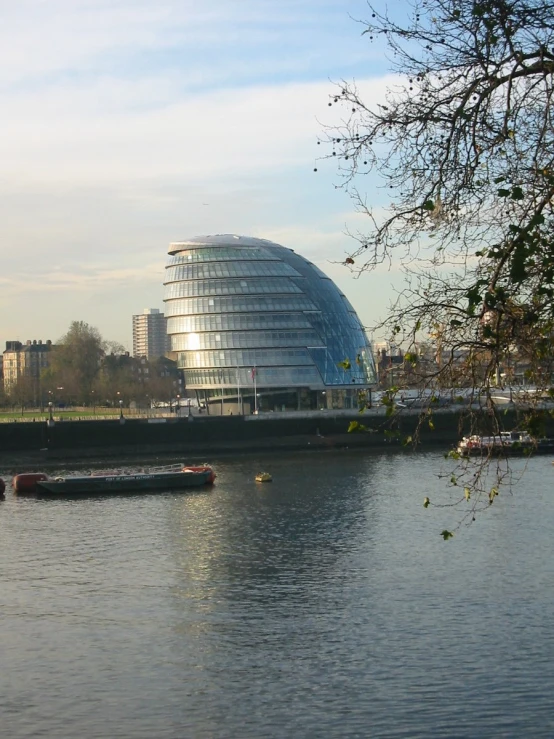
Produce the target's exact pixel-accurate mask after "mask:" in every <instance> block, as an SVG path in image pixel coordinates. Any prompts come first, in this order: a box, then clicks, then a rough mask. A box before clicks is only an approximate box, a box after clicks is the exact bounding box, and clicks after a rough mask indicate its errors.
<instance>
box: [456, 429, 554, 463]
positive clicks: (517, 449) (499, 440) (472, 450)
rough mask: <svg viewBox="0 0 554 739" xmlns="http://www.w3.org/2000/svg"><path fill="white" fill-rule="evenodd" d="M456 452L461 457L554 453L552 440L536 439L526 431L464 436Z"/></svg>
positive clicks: (553, 440) (553, 441)
mask: <svg viewBox="0 0 554 739" xmlns="http://www.w3.org/2000/svg"><path fill="white" fill-rule="evenodd" d="M456 451H457V452H458V453H459V454H461V455H462V456H465V457H467V456H473V455H482V456H485V455H491V454H505V455H511V456H516V455H524V454H536V453H546V452H552V451H554V439H544V438H543V439H538V438H535V437H533V436H531V435H530V434H529V433H527V432H526V431H501V432H500V433H498V434H495V435H493V436H478V435H477V434H473V435H471V436H464V437H463V439H462V440H461V442H460V443H459V444H458V447H457V449H456Z"/></svg>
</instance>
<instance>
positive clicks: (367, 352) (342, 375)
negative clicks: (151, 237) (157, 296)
mask: <svg viewBox="0 0 554 739" xmlns="http://www.w3.org/2000/svg"><path fill="white" fill-rule="evenodd" d="M169 254H170V258H169V260H168V264H167V266H166V274H165V281H164V284H165V296H164V302H165V315H166V316H167V331H168V334H169V335H170V337H171V348H172V350H173V351H174V352H176V355H177V361H178V364H179V367H181V368H182V370H183V371H184V375H185V384H186V387H187V389H188V390H195V391H197V392H198V395H199V396H200V398H203V399H205V400H206V401H207V403H208V406H210V405H213V406H214V407H215V406H217V408H219V404H221V409H220V411H219V412H224V407H226V406H225V404H227V405H228V407H229V411H228V412H231V409H232V407H233V403H235V406H236V407H238V409H239V412H240V411H242V410H244V405H243V403H244V402H246V403H247V404H248V407H249V409H250V410H252V409H253V408H254V407H255V408H256V410H283V409H285V408H291V409H292V408H294V407H295V405H296V407H297V408H305V407H318V408H319V407H352V406H353V405H355V402H356V396H357V395H358V393H359V392H360V391H363V390H364V389H365V388H367V387H368V386H370V385H372V384H373V383H374V382H375V366H374V362H373V354H372V351H371V347H370V345H369V343H368V340H367V338H366V336H365V333H364V330H363V327H362V325H361V323H360V321H359V319H358V317H357V315H356V313H355V311H354V309H353V308H352V306H351V305H350V303H349V302H348V300H347V299H346V297H345V296H344V295H343V294H342V292H341V291H340V290H339V289H338V288H337V286H336V285H335V284H334V283H333V282H332V281H331V280H330V279H329V278H328V277H327V276H326V275H325V274H324V273H323V272H322V271H321V270H320V269H319V268H318V267H316V266H315V265H313V264H312V263H311V262H308V261H307V260H306V259H304V258H303V257H301V256H300V255H298V254H296V253H295V252H293V251H292V250H291V249H287V248H285V247H283V246H280V245H279V244H275V243H273V242H271V241H266V240H264V239H255V238H250V237H244V236H240V237H239V236H233V235H221V236H204V237H197V238H193V239H189V240H187V241H182V242H176V243H173V244H171V246H170V249H169ZM345 360H347V361H345ZM245 412H248V410H246V411H245Z"/></svg>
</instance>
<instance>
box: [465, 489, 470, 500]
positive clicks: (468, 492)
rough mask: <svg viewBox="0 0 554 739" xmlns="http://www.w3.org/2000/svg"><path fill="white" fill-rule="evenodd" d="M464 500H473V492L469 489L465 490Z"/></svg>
mask: <svg viewBox="0 0 554 739" xmlns="http://www.w3.org/2000/svg"><path fill="white" fill-rule="evenodd" d="M464 498H465V499H466V500H469V499H470V498H471V490H470V489H469V488H464Z"/></svg>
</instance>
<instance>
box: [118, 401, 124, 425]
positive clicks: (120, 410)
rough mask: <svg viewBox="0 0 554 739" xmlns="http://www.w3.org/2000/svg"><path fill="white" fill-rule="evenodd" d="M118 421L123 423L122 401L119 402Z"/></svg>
mask: <svg viewBox="0 0 554 739" xmlns="http://www.w3.org/2000/svg"><path fill="white" fill-rule="evenodd" d="M119 420H120V421H123V401H122V400H120V401H119Z"/></svg>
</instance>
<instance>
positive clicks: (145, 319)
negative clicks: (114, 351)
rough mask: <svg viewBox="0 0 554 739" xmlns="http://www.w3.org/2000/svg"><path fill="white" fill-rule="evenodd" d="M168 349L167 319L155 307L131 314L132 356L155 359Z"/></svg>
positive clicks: (164, 353) (163, 355)
mask: <svg viewBox="0 0 554 739" xmlns="http://www.w3.org/2000/svg"><path fill="white" fill-rule="evenodd" d="M168 351H169V339H168V336H167V321H166V318H165V316H164V314H163V313H160V311H159V310H158V309H157V308H145V309H144V310H143V312H142V313H141V314H140V315H138V316H133V356H135V357H146V358H147V359H157V358H158V357H165V355H166V354H167V352H168Z"/></svg>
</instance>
